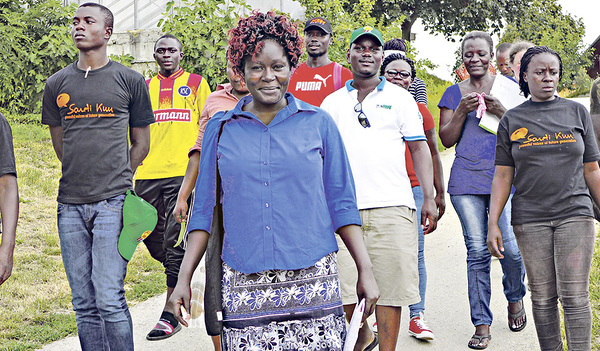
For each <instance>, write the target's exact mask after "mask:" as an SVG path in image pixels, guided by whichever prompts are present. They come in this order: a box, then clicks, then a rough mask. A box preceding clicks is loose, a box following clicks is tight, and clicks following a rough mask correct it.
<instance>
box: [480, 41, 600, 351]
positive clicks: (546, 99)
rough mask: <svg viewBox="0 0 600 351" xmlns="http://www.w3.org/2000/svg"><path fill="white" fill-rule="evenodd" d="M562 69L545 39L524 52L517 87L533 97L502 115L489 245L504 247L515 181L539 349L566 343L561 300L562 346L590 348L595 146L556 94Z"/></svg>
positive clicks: (598, 156) (499, 251) (598, 178)
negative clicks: (504, 220) (503, 220)
mask: <svg viewBox="0 0 600 351" xmlns="http://www.w3.org/2000/svg"><path fill="white" fill-rule="evenodd" d="M562 74H563V66H562V61H561V59H560V56H559V55H558V53H556V51H554V50H552V49H550V48H548V47H547V46H535V47H532V48H530V49H528V50H527V51H526V52H525V54H524V55H523V58H522V60H521V71H520V72H519V76H520V77H519V86H520V88H521V91H522V92H523V94H524V95H525V97H527V96H529V95H531V99H530V100H528V101H526V102H524V103H523V104H521V105H519V106H517V107H515V108H513V109H510V110H508V111H507V112H506V113H505V114H504V117H503V118H502V120H501V121H500V127H499V128H498V141H497V146H496V161H495V164H496V172H495V174H494V180H493V182H492V198H491V201H490V219H489V222H488V237H487V244H488V247H489V250H490V252H491V253H492V254H493V255H494V256H496V257H500V258H502V256H503V253H504V252H506V250H505V247H504V245H503V233H502V232H501V231H500V229H499V227H498V219H499V218H500V213H501V212H502V211H503V208H504V204H505V203H506V202H507V201H509V198H510V191H511V186H512V185H513V184H514V187H515V193H514V196H513V197H512V217H511V218H512V224H513V228H514V231H515V236H516V238H517V243H518V245H519V249H520V250H521V254H522V256H523V261H524V262H525V268H526V269H527V280H528V283H529V288H530V290H531V303H532V310H533V319H534V321H535V327H536V330H537V336H538V341H539V343H540V348H541V350H542V351H555V350H563V349H564V347H563V341H562V336H561V334H562V333H561V321H560V319H561V318H560V312H559V308H558V301H560V305H561V306H562V308H563V312H564V327H565V335H566V338H567V348H568V349H569V351H585V350H591V347H592V346H591V338H592V308H591V306H590V299H589V281H590V268H591V264H592V257H593V254H594V242H595V239H594V237H595V234H596V229H595V225H594V217H593V216H594V213H593V210H592V198H593V199H594V200H595V201H596V202H599V201H600V169H599V168H598V161H599V160H600V152H599V151H598V146H597V145H596V138H595V136H594V128H593V126H592V121H591V119H590V115H589V113H588V112H587V110H586V108H585V107H584V106H583V105H581V104H579V103H577V102H573V101H569V100H566V99H563V98H560V97H557V96H555V95H554V93H555V91H556V89H557V87H558V82H559V81H560V78H561V77H562ZM534 140H538V141H540V140H541V142H536V141H534ZM503 251H504V252H503Z"/></svg>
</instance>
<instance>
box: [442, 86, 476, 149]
mask: <svg viewBox="0 0 600 351" xmlns="http://www.w3.org/2000/svg"><path fill="white" fill-rule="evenodd" d="M478 105H479V102H478V99H477V94H475V93H469V94H467V95H465V96H463V97H462V98H461V99H460V103H459V104H458V106H457V107H456V110H450V109H448V108H446V107H442V108H441V109H440V140H441V141H442V144H443V145H444V146H445V147H452V146H454V144H456V143H457V142H458V139H460V135H461V133H462V127H463V124H464V123H465V120H466V119H467V114H468V113H469V112H471V111H473V110H475V109H476V108H477V106H478Z"/></svg>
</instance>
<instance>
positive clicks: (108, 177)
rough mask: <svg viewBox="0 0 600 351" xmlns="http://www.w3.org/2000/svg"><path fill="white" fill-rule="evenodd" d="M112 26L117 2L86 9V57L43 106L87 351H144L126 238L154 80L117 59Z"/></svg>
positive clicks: (78, 35)
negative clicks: (57, 164) (122, 247)
mask: <svg viewBox="0 0 600 351" xmlns="http://www.w3.org/2000/svg"><path fill="white" fill-rule="evenodd" d="M112 32H113V14H112V12H111V11H110V10H109V9H108V8H107V7H105V6H103V5H99V4H96V3H84V4H82V5H80V6H79V8H78V9H77V12H76V13H75V15H74V16H73V26H72V28H71V34H72V37H73V41H74V42H75V46H76V47H77V49H79V59H78V60H77V61H76V62H74V63H73V64H71V65H69V66H67V67H66V68H63V69H62V70H60V71H59V72H57V73H55V74H54V75H52V76H51V77H50V78H48V81H47V82H46V88H45V89H44V99H43V106H42V123H43V124H46V125H48V126H49V127H50V135H51V138H52V145H53V146H54V151H55V152H56V156H57V157H58V159H59V160H60V161H61V162H62V177H61V178H60V182H59V187H58V198H57V200H58V210H57V217H58V222H57V223H58V235H59V237H60V247H61V254H62V259H63V263H64V266H65V271H66V274H67V279H68V280H69V286H70V287H71V295H72V302H73V308H74V310H75V320H76V322H77V331H78V334H79V341H80V344H81V348H82V350H83V351H88V350H93V351H95V350H109V349H110V350H111V351H121V350H127V351H131V350H133V349H134V348H133V328H132V321H131V315H130V314H129V308H128V307H127V302H126V301H125V289H124V280H125V275H126V273H127V260H125V259H124V258H123V257H122V256H121V255H120V254H119V251H118V249H117V242H118V239H119V235H120V233H121V229H122V227H123V203H124V200H125V192H126V191H127V190H128V189H131V188H132V176H133V173H135V171H136V169H137V167H138V165H139V164H140V163H141V162H142V160H143V159H144V157H146V154H147V153H148V148H149V146H150V126H149V125H150V124H152V123H154V116H153V114H152V105H151V104H150V96H149V94H148V89H147V88H146V83H145V81H144V77H142V75H141V74H139V73H137V72H135V71H134V70H132V69H129V68H126V67H125V66H123V65H121V64H119V63H116V62H114V61H111V60H109V58H108V56H107V54H106V46H107V44H108V40H109V39H110V37H111V35H112ZM128 132H129V138H130V141H131V147H129V144H128V140H127V139H128V138H127V136H128Z"/></svg>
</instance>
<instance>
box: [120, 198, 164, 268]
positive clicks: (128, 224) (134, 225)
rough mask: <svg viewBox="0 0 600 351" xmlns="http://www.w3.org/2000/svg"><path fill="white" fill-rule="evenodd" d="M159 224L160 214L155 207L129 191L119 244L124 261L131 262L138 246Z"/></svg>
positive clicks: (124, 204)
mask: <svg viewBox="0 0 600 351" xmlns="http://www.w3.org/2000/svg"><path fill="white" fill-rule="evenodd" d="M157 222H158V213H157V212H156V209H155V208H154V206H152V205H151V204H149V203H148V202H146V201H145V200H144V199H142V198H141V197H139V196H138V195H137V194H136V193H135V192H134V191H133V190H127V194H126V195H125V202H124V203H123V229H122V230H121V235H120V236H119V244H118V247H119V253H120V254H121V256H123V258H124V259H126V260H127V261H129V260H131V257H133V253H134V252H135V249H136V247H137V246H138V244H139V243H140V242H142V240H144V239H146V237H148V235H150V233H152V231H153V230H154V227H156V223H157Z"/></svg>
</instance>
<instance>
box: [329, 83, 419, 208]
mask: <svg viewBox="0 0 600 351" xmlns="http://www.w3.org/2000/svg"><path fill="white" fill-rule="evenodd" d="M351 83H352V81H348V82H346V87H345V88H344V89H340V90H338V91H336V92H334V93H332V94H330V95H329V96H327V97H326V98H325V100H324V101H323V104H321V108H323V109H324V110H326V111H327V112H329V114H331V116H332V117H333V119H334V121H335V122H336V123H337V126H338V129H339V130H340V133H341V135H342V139H343V140H344V145H345V146H346V151H347V153H348V158H349V159H350V166H351V167H352V174H353V176H354V183H355V184H356V196H357V200H358V208H359V209H361V210H363V209H368V208H379V207H390V206H407V207H410V208H412V209H415V207H416V206H415V201H414V198H413V194H412V188H411V186H410V179H409V178H408V175H407V172H406V161H405V158H404V153H405V148H406V143H405V141H417V140H427V139H426V138H425V132H424V131H423V121H422V117H421V114H420V113H419V108H418V107H417V103H416V102H415V100H414V99H413V97H412V95H411V94H410V93H409V92H408V91H406V90H405V89H402V88H400V87H398V86H396V85H394V84H391V83H388V82H386V80H385V79H384V78H383V77H382V78H381V83H380V84H379V85H378V86H377V88H376V89H374V90H373V91H372V92H370V93H369V95H367V97H365V99H364V100H363V102H362V111H363V112H364V113H365V115H366V116H367V119H368V120H369V122H370V124H371V127H369V128H364V127H363V126H362V125H361V124H360V123H359V121H358V112H355V110H354V107H355V106H356V105H357V104H358V90H356V89H354V88H353V87H352V86H351Z"/></svg>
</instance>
